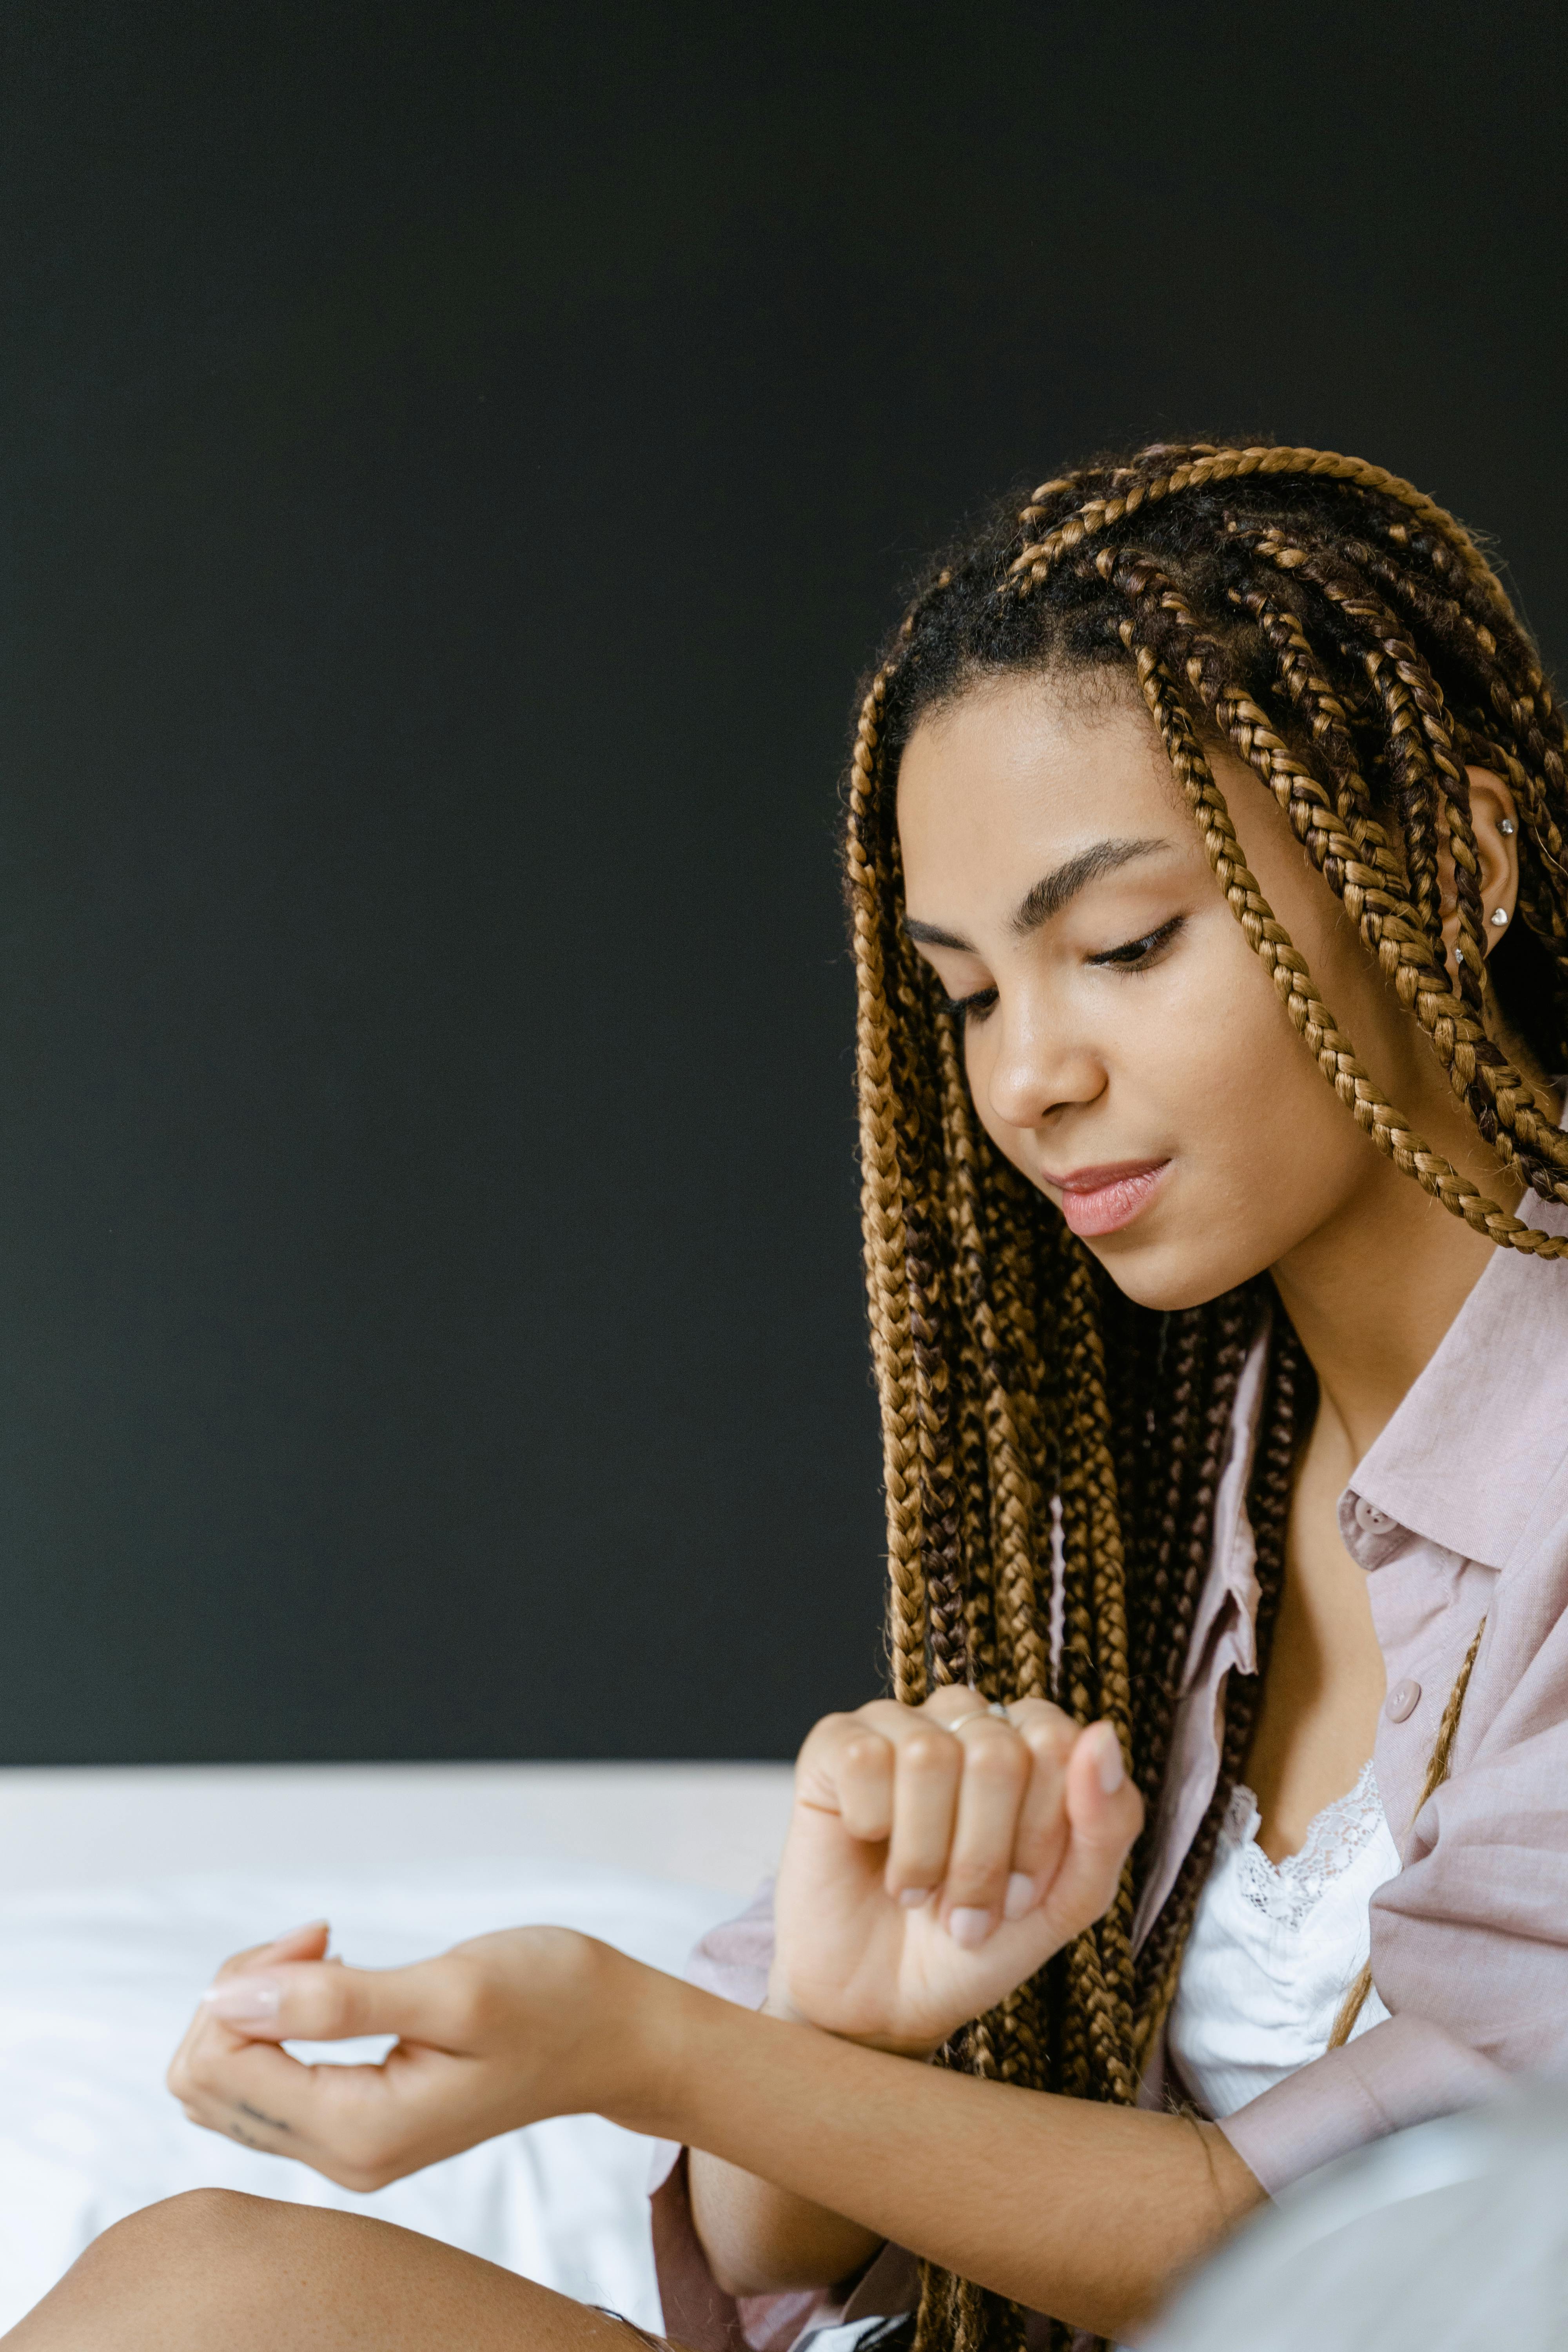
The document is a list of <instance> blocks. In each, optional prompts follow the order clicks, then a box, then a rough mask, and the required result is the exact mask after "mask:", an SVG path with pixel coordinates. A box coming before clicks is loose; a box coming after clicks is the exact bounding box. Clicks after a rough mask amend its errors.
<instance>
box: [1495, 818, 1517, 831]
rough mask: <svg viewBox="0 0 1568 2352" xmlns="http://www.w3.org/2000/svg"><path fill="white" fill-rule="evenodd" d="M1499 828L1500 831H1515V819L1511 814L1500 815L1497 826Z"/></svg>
mask: <svg viewBox="0 0 1568 2352" xmlns="http://www.w3.org/2000/svg"><path fill="white" fill-rule="evenodd" d="M1497 829H1498V831H1499V832H1500V833H1507V834H1511V833H1512V831H1513V819H1512V817H1510V816H1500V817H1499V819H1498V827H1497Z"/></svg>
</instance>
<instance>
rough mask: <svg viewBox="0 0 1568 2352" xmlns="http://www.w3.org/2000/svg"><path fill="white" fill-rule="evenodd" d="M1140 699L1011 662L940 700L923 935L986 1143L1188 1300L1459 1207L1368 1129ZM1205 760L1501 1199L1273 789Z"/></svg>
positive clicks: (1384, 1057) (1248, 840)
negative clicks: (1430, 1188)
mask: <svg viewBox="0 0 1568 2352" xmlns="http://www.w3.org/2000/svg"><path fill="white" fill-rule="evenodd" d="M1135 691H1136V690H1135V688H1133V687H1132V686H1131V681H1129V682H1128V686H1127V688H1126V690H1125V691H1124V692H1121V691H1111V692H1107V691H1106V690H1105V688H1103V687H1100V686H1098V685H1097V684H1091V685H1090V687H1089V690H1088V691H1087V692H1086V691H1085V690H1083V688H1080V687H1078V686H1077V683H1076V682H1075V681H1073V680H1071V679H1069V680H1068V682H1067V686H1066V689H1065V691H1064V690H1063V689H1062V688H1059V687H1058V686H1057V685H1056V684H1055V683H1054V682H1052V681H1049V680H1042V679H1039V678H1034V677H1009V678H1007V679H1005V680H1003V681H1001V682H998V683H994V684H993V683H989V682H988V683H986V684H984V685H983V686H981V687H978V688H974V689H973V690H971V691H970V692H969V693H967V694H966V695H964V696H963V698H961V699H960V700H959V701H957V702H956V703H955V704H952V705H949V706H947V707H946V708H945V709H940V710H938V711H936V712H934V713H933V714H932V715H931V717H929V718H928V719H924V720H922V721H921V724H920V725H919V727H918V728H917V729H916V730H915V732H914V734H913V735H912V737H911V738H910V741H909V743H908V745H907V746H906V748H905V751H904V754H903V759H902V761H901V764H900V775H899V794H898V817H899V835H900V845H901V849H902V856H903V866H904V877H905V891H906V904H907V919H908V927H909V930H910V936H911V937H912V938H913V939H914V940H915V941H916V942H917V944H918V946H919V948H920V950H921V954H922V955H924V956H926V957H927V958H928V959H929V961H931V964H932V965H933V966H934V967H935V970H936V972H937V974H938V977H939V979H940V980H941V982H942V986H943V988H944V989H945V991H946V992H947V994H948V995H949V996H950V997H951V998H952V999H954V1000H957V1001H962V1002H963V1004H964V1006H965V1012H964V1016H963V1019H964V1051H965V1058H966V1063H967V1067H968V1073H969V1081H970V1086H971V1087H972V1089H973V1097H974V1104H975V1108H976V1111H977V1112H978V1115H979V1117H980V1119H981V1121H982V1123H983V1124H984V1128H985V1129H986V1132H987V1133H988V1134H989V1135H990V1137H991V1139H992V1140H993V1141H994V1143H995V1144H996V1146H997V1148H998V1149H999V1150H1001V1151H1003V1152H1004V1153H1005V1155H1006V1157H1007V1158H1008V1159H1009V1160H1012V1161H1013V1163H1014V1165H1015V1166H1016V1167H1017V1168H1019V1169H1021V1170H1022V1171H1023V1172H1024V1174H1025V1175H1026V1176H1027V1177H1028V1178H1029V1180H1030V1181H1031V1182H1033V1183H1035V1184H1037V1185H1038V1186H1039V1187H1040V1189H1041V1190H1042V1192H1045V1193H1046V1194H1047V1197H1048V1198H1049V1199H1050V1200H1052V1201H1054V1202H1057V1204H1058V1206H1059V1207H1060V1208H1061V1210H1062V1212H1063V1214H1064V1215H1065V1216H1066V1218H1067V1221H1068V1223H1069V1225H1071V1227H1072V1228H1073V1230H1074V1231H1075V1232H1076V1233H1078V1234H1081V1235H1082V1237H1083V1239H1084V1241H1085V1242H1086V1244H1087V1245H1088V1246H1089V1249H1090V1250H1092V1251H1093V1253H1094V1255H1095V1256H1096V1257H1097V1258H1099V1259H1100V1262H1101V1263H1102V1264H1103V1265H1105V1267H1106V1268H1107V1270H1108V1272H1109V1273H1110V1275H1111V1276H1112V1278H1113V1279H1114V1281H1115V1282H1116V1283H1117V1284H1118V1286H1120V1287H1121V1289H1122V1290H1123V1291H1125V1292H1126V1293H1127V1294H1128V1295H1129V1297H1132V1298H1135V1299H1137V1300H1139V1301H1141V1302H1142V1304H1143V1305H1145V1306H1149V1307H1187V1306H1194V1305H1196V1304H1197V1303H1198V1302H1200V1301H1202V1300H1204V1299H1207V1298H1212V1297H1215V1296H1216V1295H1217V1294H1218V1293H1219V1292H1221V1291H1223V1290H1226V1289H1229V1288H1230V1287H1232V1286H1234V1285H1235V1284H1237V1283H1238V1282H1241V1281H1243V1280H1245V1279H1247V1277H1248V1276H1253V1275H1256V1274H1258V1273H1260V1272H1261V1271H1262V1270H1263V1269H1264V1268H1266V1267H1269V1266H1275V1265H1279V1264H1280V1263H1281V1261H1283V1260H1286V1259H1287V1258H1288V1257H1289V1254H1290V1253H1291V1252H1292V1251H1296V1250H1298V1249H1300V1247H1301V1246H1302V1245H1303V1244H1307V1243H1309V1242H1310V1241H1311V1240H1312V1239H1313V1237H1315V1236H1327V1235H1328V1234H1330V1233H1331V1230H1332V1229H1333V1228H1335V1227H1336V1226H1338V1225H1339V1224H1340V1223H1341V1221H1342V1220H1343V1219H1345V1218H1346V1217H1347V1216H1349V1217H1353V1216H1355V1215H1356V1214H1357V1213H1359V1212H1361V1211H1363V1209H1367V1208H1369V1207H1370V1208H1373V1210H1374V1211H1375V1212H1376V1213H1379V1214H1381V1215H1383V1216H1387V1215H1388V1214H1389V1213H1393V1214H1394V1215H1397V1216H1400V1217H1403V1216H1405V1215H1407V1214H1408V1215H1411V1216H1415V1217H1422V1218H1426V1217H1431V1216H1437V1217H1443V1216H1444V1215H1445V1212H1443V1211H1442V1210H1441V1209H1439V1208H1437V1207H1436V1205H1435V1204H1432V1203H1430V1202H1427V1200H1426V1196H1425V1195H1424V1194H1422V1193H1421V1192H1419V1191H1418V1190H1417V1188H1416V1187H1415V1184H1414V1183H1413V1182H1412V1181H1411V1180H1410V1179H1409V1178H1408V1177H1405V1176H1402V1175H1400V1174H1399V1173H1398V1171H1396V1170H1395V1169H1394V1168H1393V1167H1392V1166H1391V1164H1390V1163H1389V1162H1388V1161H1387V1160H1385V1159H1384V1158H1383V1156H1382V1155H1381V1154H1380V1153H1379V1152H1377V1151H1376V1150H1374V1149H1373V1146H1372V1145H1371V1144H1370V1143H1369V1142H1368V1140H1367V1139H1365V1137H1363V1135H1362V1134H1361V1132H1360V1131H1359V1129H1357V1128H1356V1126H1355V1123H1354V1121H1353V1120H1352V1118H1351V1117H1350V1115H1349V1113H1348V1112H1347V1111H1346V1110H1345V1109H1344V1108H1343V1107H1342V1104H1341V1103H1340V1102H1339V1101H1338V1099H1337V1098H1336V1097H1335V1095H1334V1093H1333V1091H1332V1089H1331V1087H1329V1086H1327V1085H1326V1084H1325V1083H1324V1081H1323V1078H1322V1077H1321V1075H1320V1073H1319V1071H1318V1068H1317V1066H1316V1064H1315V1063H1314V1061H1313V1060H1312V1057H1311V1055H1310V1054H1309V1053H1308V1051H1307V1050H1306V1048H1305V1047H1304V1046H1303V1045H1302V1044H1301V1042H1300V1039H1299V1038H1298V1037H1297V1036H1296V1034H1295V1033H1294V1031H1293V1030H1292V1028H1291V1025H1290V1022H1289V1016H1288V1015H1287V1013H1286V1012H1285V1010H1284V1007H1283V1005H1282V1004H1281V1003H1280V1001H1279V997H1278V996H1277V995H1276V993H1275V990H1274V984H1273V982H1272V981H1271V979H1270V978H1269V975H1268V972H1267V971H1266V970H1265V969H1264V967H1263V965H1262V964H1261V963H1260V962H1259V961H1258V957H1257V955H1256V954H1255V953H1254V951H1253V950H1252V949H1251V948H1250V947H1249V946H1248V944H1247V939H1246V936H1245V934H1244V933H1243V931H1242V929H1241V927H1240V925H1239V924H1238V923H1237V920H1236V918H1235V917H1234V916H1233V915H1232V913H1231V911H1230V909H1229V908H1228V906H1227V905H1226V900H1225V898H1224V896H1223V894H1222V893H1221V891H1220V889H1219V887H1218V886H1217V884H1216V883H1215V879H1214V877H1213V874H1212V872H1211V870H1210V868H1209V864H1208V860H1207V858H1206V857H1205V854H1204V849H1203V844H1202V842H1201V840H1200V838H1199V835H1198V832H1197V828H1196V826H1195V825H1194V823H1193V820H1192V818H1191V816H1190V815H1189V814H1188V813H1187V811H1186V808H1185V806H1184V803H1183V801H1182V798H1181V795H1180V793H1179V792H1178V789H1177V787H1176V784H1175V782H1174V779H1173V776H1172V773H1171V770H1170V766H1169V763H1168V761H1167V760H1166V758H1165V755H1164V752H1163V749H1162V747H1161V744H1160V741H1159V739H1158V737H1157V736H1156V734H1155V733H1154V730H1153V727H1152V722H1151V721H1150V719H1149V718H1148V716H1147V714H1146V713H1145V711H1144V710H1143V708H1142V703H1141V701H1138V700H1135V699H1134V696H1135ZM1211 759H1212V764H1213V766H1214V770H1215V779H1216V781H1217V782H1218V784H1219V786H1220V789H1221V791H1222V792H1223V793H1225V795H1226V802H1227V803H1228V805H1229V808H1230V812H1231V817H1232V822H1233V823H1234V824H1235V826H1236V829H1237V835H1238V836H1239V838H1240V841H1241V845H1242V849H1243V853H1244V855H1245V856H1246V858H1247V864H1248V865H1249V866H1250V867H1251V870H1252V872H1253V873H1254V875H1255V876H1256V877H1257V879H1258V886H1259V887H1260V888H1261V890H1262V892H1263V895H1264V897H1265V898H1267V899H1268V902H1269V904H1270V905H1271V906H1272V908H1273V909H1274V912H1275V914H1276V915H1277V916H1278V918H1279V920H1280V922H1281V923H1283V925H1284V926H1285V929H1286V930H1287V931H1288V932H1289V936H1290V938H1291V939H1292V940H1294V942H1295V944H1296V946H1297V948H1298V949H1299V950H1300V952H1301V954H1302V955H1303V956H1304V957H1305V958H1306V961H1307V964H1308V967H1309V969H1310V971H1311V973H1312V976H1313V979H1314V981H1315V982H1316V987H1317V992H1318V994H1319V995H1320V996H1321V999H1322V1000H1323V1002H1324V1003H1326V1004H1328V1005H1329V1006H1330V1007H1331V1010H1332V1012H1333V1013H1334V1016H1335V1018H1336V1020H1337V1021H1338V1023H1339V1024H1340V1026H1341V1028H1342V1030H1343V1031H1344V1032H1345V1033H1347V1034H1348V1035H1349V1037H1350V1039H1351V1041H1352V1045H1353V1046H1354V1048H1355V1050H1356V1052H1357V1053H1358V1055H1359V1056H1360V1058H1361V1060H1362V1062H1363V1064H1364V1065H1365V1066H1366V1067H1367V1068H1368V1069H1369V1071H1370V1072H1371V1074H1372V1076H1373V1078H1374V1080H1375V1081H1376V1082H1377V1084H1378V1085H1379V1087H1380V1088H1381V1089H1382V1090H1383V1092H1384V1095H1385V1097H1387V1098H1388V1099H1389V1100H1391V1101H1392V1102H1394V1104H1396V1105H1398V1106H1399V1108H1401V1109H1402V1110H1403V1111H1404V1112H1405V1116H1406V1117H1408V1118H1411V1119H1412V1120H1413V1121H1414V1123H1415V1125H1416V1126H1417V1127H1418V1128H1420V1129H1422V1131H1423V1132H1424V1133H1426V1135H1427V1136H1428V1138H1429V1139H1430V1140H1431V1141H1432V1143H1433V1144H1434V1145H1435V1146H1436V1149H1437V1150H1441V1151H1445V1152H1447V1154H1448V1155H1449V1156H1450V1157H1454V1158H1457V1159H1459V1160H1461V1161H1462V1162H1464V1163H1468V1172H1471V1173H1472V1174H1474V1175H1475V1176H1476V1178H1477V1180H1478V1181H1480V1180H1481V1179H1483V1178H1485V1179H1486V1183H1487V1184H1489V1185H1490V1187H1491V1188H1492V1193H1491V1196H1492V1197H1493V1198H1494V1199H1496V1198H1498V1197H1499V1194H1498V1191H1497V1189H1496V1186H1497V1174H1496V1170H1495V1163H1492V1164H1491V1166H1490V1167H1489V1165H1488V1162H1489V1155H1488V1154H1486V1153H1485V1150H1484V1147H1482V1146H1480V1145H1479V1140H1478V1139H1474V1138H1473V1135H1472V1133H1471V1131H1470V1130H1469V1129H1468V1126H1467V1124H1466V1123H1465V1122H1464V1119H1463V1116H1462V1114H1461V1113H1460V1112H1459V1111H1458V1107H1457V1106H1456V1105H1455V1103H1454V1100H1453V1097H1452V1095H1451V1093H1450V1091H1449V1088H1448V1085H1447V1079H1446V1078H1445V1077H1444V1076H1443V1074H1442V1072H1441V1071H1440V1069H1439V1068H1438V1066H1437V1064H1436V1059H1435V1057H1434V1056H1433V1055H1432V1053H1431V1050H1430V1048H1429V1047H1428V1046H1427V1045H1426V1042H1425V1040H1424V1038H1423V1037H1422V1036H1421V1034H1420V1033H1419V1032H1418V1030H1417V1029H1416V1027H1415V1023H1414V1022H1413V1021H1412V1020H1411V1018H1410V1016H1409V1015H1408V1014H1407V1013H1405V1012H1404V1011H1403V1010H1402V1009H1401V1008H1400V1006H1399V1004H1398V1003H1397V1002H1396V1000H1395V999H1394V995H1393V992H1392V991H1391V990H1390V989H1389V988H1388V986H1387V985H1386V984H1385V983H1384V982H1383V980H1382V979H1381V977H1380V975H1379V974H1378V972H1377V970H1376V968H1375V966H1374V965H1373V962H1372V961H1371V959H1370V958H1369V957H1368V956H1367V954H1366V952H1365V950H1364V949H1363V947H1362V945H1361V943H1360V940H1359V939H1358V938H1357V936H1356V933H1355V930H1354V928H1353V926H1352V923H1351V922H1350V919H1349V918H1348V917H1347V916H1346V915H1345V913H1344V911H1343V909H1342V908H1341V906H1340V905H1339V902H1338V901H1337V900H1336V899H1335V898H1333V897H1332V895H1331V892H1330V891H1329V889H1328V887H1327V885H1326V884H1325V883H1324V882H1323V881H1322V879H1321V877H1320V876H1319V875H1317V874H1316V873H1315V872H1314V871H1313V869H1312V867H1311V865H1310V861H1309V859H1308V856H1307V853H1306V852H1305V850H1304V849H1303V848H1302V847H1301V846H1300V844H1299V843H1298V842H1297V840H1296V838H1295V836H1294V835H1293V834H1292V833H1291V831H1290V828H1289V824H1288V823H1287V821H1286V819H1285V817H1284V816H1283V815H1282V814H1281V813H1280V811H1279V807H1278V805H1277V804H1276V803H1275V801H1274V799H1273V797H1272V795H1271V794H1270V793H1268V792H1267V791H1266V790H1265V788H1264V787H1263V786H1262V784H1261V783H1260V782H1258V778H1257V777H1256V776H1255V775H1254V774H1253V772H1251V771H1250V770H1249V769H1247V768H1245V767H1244V766H1243V765H1242V764H1241V763H1240V761H1237V760H1236V759H1234V758H1232V757H1230V756H1228V755H1226V754H1211ZM1473 775H1474V777H1475V779H1476V781H1477V782H1481V780H1482V772H1479V771H1478V772H1473ZM1493 781H1494V780H1492V779H1489V778H1487V779H1485V780H1484V782H1485V783H1486V784H1490V783H1491V782H1493ZM1505 804H1506V794H1504V796H1503V803H1500V807H1504V806H1505ZM1505 813H1507V814H1511V804H1506V808H1505ZM1476 814H1477V829H1478V838H1479V836H1480V835H1481V832H1482V829H1483V823H1482V820H1483V812H1482V809H1481V807H1480V805H1479V802H1478V804H1477V812H1476ZM1482 848H1483V858H1482V874H1483V883H1485V881H1486V877H1487V872H1488V866H1487V852H1486V845H1485V844H1484V843H1483V844H1482ZM1503 848H1504V852H1505V854H1506V844H1504V845H1503ZM1497 896H1498V894H1497V892H1496V891H1495V890H1494V891H1492V892H1491V893H1490V895H1489V897H1488V902H1487V903H1488V906H1489V908H1490V907H1491V906H1492V905H1493V903H1494V902H1495V901H1496V898H1497ZM1503 902H1504V903H1506V904H1507V906H1508V908H1509V910H1510V913H1511V910H1512V903H1513V902H1512V897H1511V894H1509V895H1507V896H1506V897H1505V898H1504V901H1503ZM1478 1153H1479V1155H1480V1157H1479V1162H1478V1159H1477V1154H1478ZM1390 1188H1393V1190H1392V1191H1391V1189H1390ZM1483 1189H1486V1185H1483Z"/></svg>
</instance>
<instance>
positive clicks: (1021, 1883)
mask: <svg viewBox="0 0 1568 2352" xmlns="http://www.w3.org/2000/svg"><path fill="white" fill-rule="evenodd" d="M1034 1907H1035V1882H1034V1880H1033V1879H1032V1878H1026V1877H1025V1875H1024V1874H1023V1872H1022V1871H1021V1870H1016V1871H1015V1872H1014V1873H1013V1875H1012V1877H1011V1878H1010V1879H1009V1880H1008V1881H1007V1895H1006V1899H1005V1902H1004V1903H1003V1906H1002V1916H1003V1918H1004V1919H1021V1918H1022V1917H1023V1916H1024V1914H1025V1912H1026V1911H1032V1910H1033V1909H1034Z"/></svg>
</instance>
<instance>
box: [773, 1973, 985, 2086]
mask: <svg viewBox="0 0 1568 2352" xmlns="http://www.w3.org/2000/svg"><path fill="white" fill-rule="evenodd" d="M759 2013H760V2014H761V2015H762V2016H763V2017H776V2018H777V2019H778V2020H779V2021H780V2023H781V2024H784V2025H809V2026H810V2027H811V2028H812V2030H813V2032H816V2033H828V2034H831V2036H832V2038H833V2040H834V2041H835V2042H854V2043H855V2044H856V2046H857V2048H858V2049H861V2050H881V2051H885V2052H886V2053H887V2054H888V2055H889V2057H890V2058H912V2059H914V2060H916V2061H917V2062H918V2063H920V2064H921V2065H924V2066H929V2065H930V2063H931V2060H932V2059H933V2058H934V2057H935V2056H936V2053H937V2052H938V2051H939V2050H940V2049H941V2048H942V2043H941V2042H932V2041H931V2040H930V2039H929V2038H919V2037H916V2038H910V2037H903V2038H900V2036H898V2035H896V2034H887V2033H841V2032H837V2031H836V2030H835V2029H834V2028H833V2027H832V2026H824V2025H819V2024H818V2023H817V2021H816V2018H815V2017H807V2016H806V2014H805V2011H803V2010H799V2009H796V2007H795V2003H794V2002H793V2001H792V2000H790V1997H789V1995H788V1994H787V1993H786V1992H785V1991H784V1990H783V1989H782V1987H780V1986H779V1985H778V1983H777V1982H776V1981H775V1980H774V1979H772V1978H770V1979H769V1981H768V1990H767V1998H766V1999H765V2000H764V2001H763V2006H762V2009H761V2011H760V2012H759Z"/></svg>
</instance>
